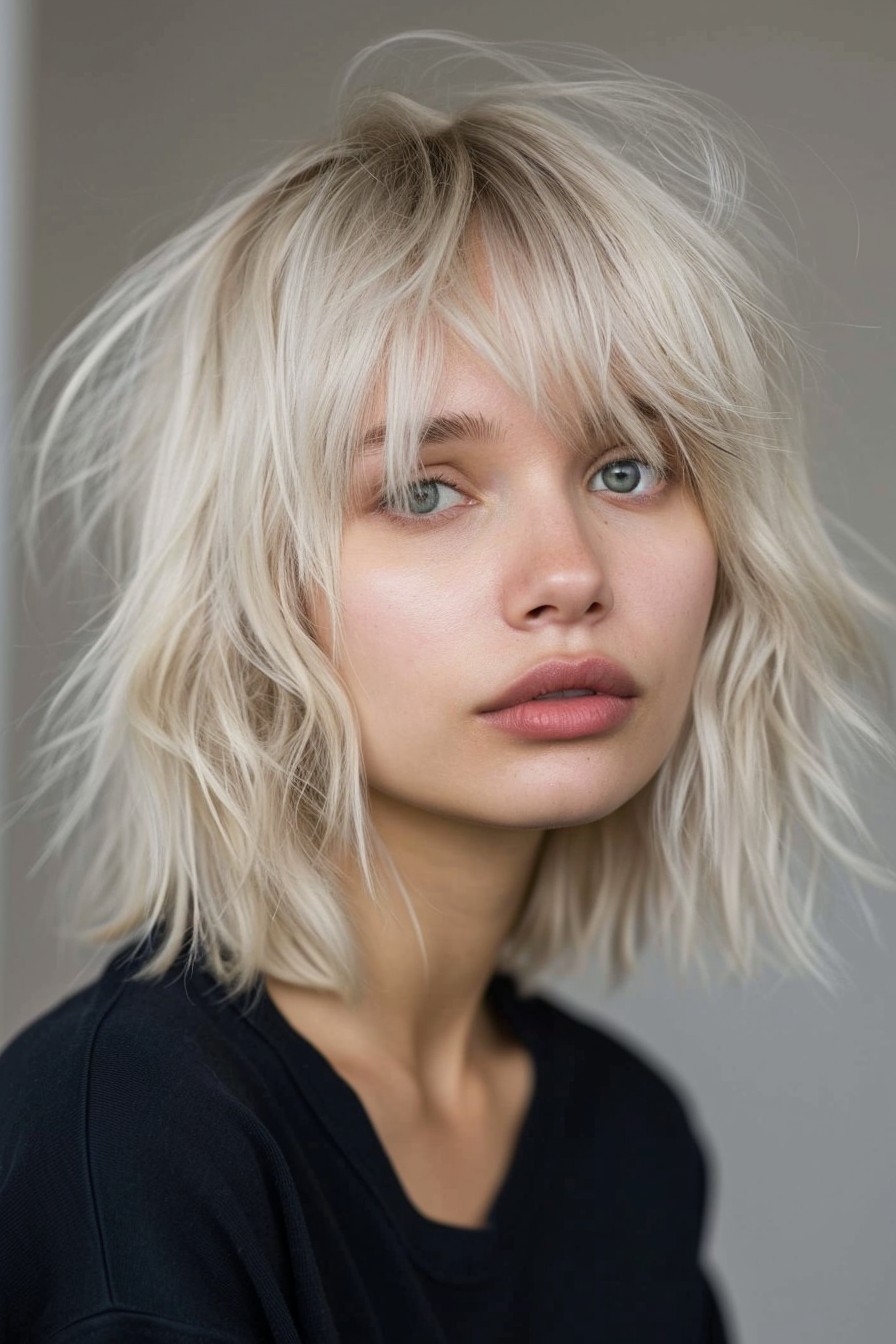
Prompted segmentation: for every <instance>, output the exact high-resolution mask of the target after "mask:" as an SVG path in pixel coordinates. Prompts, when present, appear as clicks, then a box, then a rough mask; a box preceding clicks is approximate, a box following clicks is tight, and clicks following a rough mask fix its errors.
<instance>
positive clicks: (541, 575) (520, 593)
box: [505, 498, 613, 628]
mask: <svg viewBox="0 0 896 1344" xmlns="http://www.w3.org/2000/svg"><path fill="white" fill-rule="evenodd" d="M600 533H601V524H600V522H599V521H598V519H597V518H595V517H594V516H593V514H592V515H591V516H590V517H588V516H585V515H584V514H583V512H582V509H581V508H579V507H578V506H577V505H576V504H575V503H574V501H572V500H570V499H568V498H567V499H566V500H562V499H556V498H555V499H554V500H553V502H551V503H550V504H548V503H547V502H546V501H545V502H544V503H543V504H542V506H541V507H540V508H537V509H533V510H532V511H527V525H526V526H525V527H524V528H522V529H521V530H520V533H519V535H518V537H517V540H516V542H515V544H514V545H513V546H512V547H511V548H510V549H509V551H508V564H507V569H506V571H505V596H506V608H507V611H506V614H507V617H508V619H509V620H510V622H511V623H512V624H515V625H518V626H520V627H521V628H522V627H531V626H532V625H533V624H545V623H547V624H552V623H556V624H561V625H567V624H574V623H576V622H579V621H586V622H592V623H593V622H595V621H600V620H603V619H604V618H605V617H606V616H607V615H608V614H609V612H610V611H611V610H612V608H613V593H612V588H611V586H610V578H609V572H608V567H607V563H606V562H607V557H606V555H605V554H604V553H603V552H604V549H605V548H604V545H603V544H602V540H601V535H600Z"/></svg>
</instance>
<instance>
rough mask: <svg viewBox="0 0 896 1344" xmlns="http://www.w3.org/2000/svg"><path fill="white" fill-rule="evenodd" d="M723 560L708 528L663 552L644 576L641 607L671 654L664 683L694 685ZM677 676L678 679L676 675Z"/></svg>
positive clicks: (665, 651)
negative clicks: (719, 559) (678, 681)
mask: <svg viewBox="0 0 896 1344" xmlns="http://www.w3.org/2000/svg"><path fill="white" fill-rule="evenodd" d="M717 577H718V558H717V555H716V551H715V547H714V546H713V543H712V539H711V537H710V535H709V533H708V531H707V530H706V529H705V526H702V525H701V527H700V528H698V529H694V530H692V531H691V532H689V534H688V535H687V536H686V537H684V538H682V539H680V540H679V541H678V542H677V543H676V544H674V545H669V546H667V547H663V548H662V550H661V551H660V553H658V554H656V555H655V556H653V557H652V560H651V563H650V564H649V566H647V565H645V566H644V568H643V569H642V573H641V576H640V588H641V596H640V601H639V606H641V609H642V611H643V613H644V618H645V621H646V622H647V624H648V626H649V628H651V629H653V630H654V631H656V634H657V640H658V643H659V646H660V648H659V650H658V651H659V652H660V653H661V654H665V659H666V660H667V661H666V666H665V667H663V669H662V671H663V673H664V680H665V679H666V678H668V679H669V680H670V681H671V680H680V681H682V682H686V683H688V684H690V682H691V680H692V679H693V676H694V673H695V671H696V667H697V663H698V661H699V656H700V650H701V647H702V643H703V637H704V635H705V633H706V627H707V624H708V622H709V616H710V612H711V610H712V603H713V598H714V596H715V590H716V581H717ZM676 674H677V675H676Z"/></svg>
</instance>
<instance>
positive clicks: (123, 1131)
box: [0, 1014, 332, 1344]
mask: <svg viewBox="0 0 896 1344" xmlns="http://www.w3.org/2000/svg"><path fill="white" fill-rule="evenodd" d="M66 1045H68V1049H67V1050H66ZM88 1047H89V1048H88V1049H87V1050H86V1051H83V1050H81V1049H78V1050H75V1049H73V1048H72V1046H71V1044H70V1043H68V1041H67V1040H62V1041H58V1040H56V1039H55V1038H54V1037H51V1036H49V1034H48V1033H47V1040H46V1044H45V1045H44V1042H43V1037H41V1038H40V1040H37V1039H35V1038H34V1037H32V1038H30V1039H29V1040H27V1041H24V1042H23V1043H22V1047H20V1048H19V1049H17V1051H16V1052H15V1053H14V1054H13V1055H11V1056H10V1057H9V1058H8V1060H7V1063H6V1073H5V1086H4V1087H3V1088H0V1092H2V1095H3V1103H4V1104H3V1106H2V1107H0V1109H2V1112H3V1115H2V1120H0V1226H2V1227H3V1228H4V1232H3V1234H2V1235H0V1243H2V1251H0V1338H2V1339H3V1340H4V1341H6V1340H9V1341H10V1344H13V1341H25V1340H28V1341H29V1344H44V1341H50V1340H52V1344H76V1342H77V1344H107V1341H108V1344H113V1341H114V1344H122V1341H124V1340H127V1341H128V1344H137V1342H138V1341H147V1344H161V1341H166V1342H167V1344H181V1342H182V1344H188V1342H189V1344H194V1342H196V1344H198V1342H199V1341H207V1342H208V1344H270V1341H271V1340H272V1339H276V1340H277V1341H278V1344H281V1342H282V1344H308V1341H309V1340H314V1341H315V1344H317V1341H318V1340H321V1341H323V1340H328V1341H329V1340H331V1339H332V1333H331V1330H330V1328H329V1327H328V1321H327V1316H328V1308H327V1304H326V1302H325V1301H324V1300H323V1298H322V1294H321V1290H320V1280H319V1275H318V1273H317V1265H316V1257H315V1253H314V1249H313V1247H312V1246H311V1242H310V1236H309V1232H308V1228H307V1226H306V1223H305V1218H304V1211H303V1209H302V1206H301V1202H300V1200H299V1198H298V1194H297V1191H296V1188H295V1184H294V1182H293V1180H292V1178H291V1174H290V1171H289V1169H288V1167H287V1165H286V1161H285V1158H284V1155H283V1153H282V1151H281V1149H280V1148H279V1146H278V1144H277V1143H276V1141H275V1139H274V1137H273V1134H272V1132H271V1130H270V1129H269V1128H268V1126H267V1125H266V1124H265V1123H264V1120H263V1118H262V1117H261V1115H260V1114H258V1113H257V1112H256V1110H254V1109H253V1107H252V1105H250V1104H248V1101H247V1098H246V1097H245V1096H243V1095H240V1093H239V1091H238V1090H237V1083H236V1082H234V1083H232V1084H231V1083H230V1082H229V1080H227V1079H225V1078H223V1077H222V1076H220V1071H216V1070H214V1069H213V1068H212V1067H210V1064H209V1060H208V1058H207V1054H208V1052H207V1051H206V1052H204V1053H202V1054H200V1053H199V1052H198V1051H196V1050H194V1049H193V1048H192V1047H191V1046H190V1045H189V1043H179V1042H178V1041H177V1039H176V1038H173V1037H172V1036H171V1035H170V1033H169V1034H167V1035H165V1036H164V1037H161V1038H159V1037H158V1035H157V1034H154V1024H153V1021H152V1019H151V1018H147V1019H146V1020H144V1021H142V1022H139V1021H138V1022H136V1023H135V1022H134V1021H132V1020H131V1019H130V1018H128V1017H123V1018H121V1019H119V1018H117V1017H116V1016H114V1015H111V1014H110V1015H109V1017H108V1018H107V1019H106V1020H105V1022H103V1023H102V1024H100V1025H99V1027H98V1028H97V1029H94V1030H92V1031H91V1033H90V1036H89V1041H88ZM44 1053H46V1056H47V1058H46V1060H45V1059H44V1058H43V1055H44ZM238 1081H239V1080H237V1082H238Z"/></svg>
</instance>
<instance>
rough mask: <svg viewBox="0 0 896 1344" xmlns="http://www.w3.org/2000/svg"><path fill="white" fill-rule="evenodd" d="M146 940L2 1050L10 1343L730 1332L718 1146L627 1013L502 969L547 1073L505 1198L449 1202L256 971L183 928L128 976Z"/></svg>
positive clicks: (663, 1341)
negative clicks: (217, 970) (425, 1195)
mask: <svg viewBox="0 0 896 1344" xmlns="http://www.w3.org/2000/svg"><path fill="white" fill-rule="evenodd" d="M135 951H136V956H135V955H134V952H135ZM129 955H130V956H131V958H132V959H131V960H130V962H128V956H129ZM145 955H146V945H144V946H143V948H142V950H141V949H140V948H137V945H136V944H135V945H133V947H132V948H126V949H125V950H124V951H123V952H119V953H118V954H117V955H115V956H112V957H111V958H110V960H109V961H108V963H107V965H106V968H105V970H104V971H103V973H102V974H101V975H100V977H99V978H98V979H97V980H96V981H95V982H94V983H93V984H91V985H89V986H88V987H87V988H86V989H82V990H80V991H78V992H77V993H74V994H72V995H71V996H69V997H68V998H67V999H65V1000H63V1001H62V1002H61V1003H60V1004H59V1005H58V1006H57V1007H55V1008H54V1009H51V1010H50V1011H49V1012H47V1013H45V1014H44V1015H43V1016H42V1017H40V1018H38V1019H37V1020H36V1021H34V1022H32V1023H31V1024H30V1025H29V1026H27V1027H26V1028H25V1029H24V1030H22V1031H21V1032H20V1033H19V1034H18V1035H17V1036H16V1037H15V1038H14V1039H13V1040H12V1041H11V1042H10V1043H9V1044H8V1045H7V1046H6V1048H5V1050H4V1051H3V1052H2V1054H0V1338H2V1339H3V1341H4V1342H5V1344H27V1342H28V1341H33V1344H43V1341H50V1340H52V1344H75V1342H77V1344H88V1342H89V1344H113V1342H114V1344H144V1342H145V1344H162V1341H166V1344H188V1342H189V1344H212V1341H214V1342H215V1344H262V1341H264V1344H272V1342H273V1344H298V1342H299V1341H300V1342H301V1344H332V1342H333V1341H344V1342H345V1344H355V1342H358V1344H438V1342H439V1341H442V1342H444V1341H449V1342H450V1344H454V1342H455V1341H457V1344H498V1341H501V1344H585V1342H586V1341H587V1344H598V1342H599V1344H711V1342H712V1344H720V1342H723V1341H724V1339H725V1334H724V1330H723V1326H722V1320H721V1316H720V1314H719V1307H718V1303H717V1299H716V1296H715V1294H714V1293H713V1291H712V1288H711V1286H710V1280H709V1278H708V1276H707V1274H706V1273H705V1271H704V1269H703V1267H702V1265H701V1263H700V1259H699V1255H700V1238H701V1233H702V1227H703V1219H704V1211H705V1199H706V1191H707V1163H706V1158H705V1155H704V1153H703V1151H702V1149H701V1146H700V1144H699V1143H698V1140H697V1139H696V1137H695V1135H694V1133H693V1130H692V1128H691V1125H690V1123H689V1120H688V1117H687V1113H686V1111H685V1109H684V1107H683V1105H682V1102H681V1101H680V1100H679V1098H678V1095H677V1092H676V1090H675V1089H674V1088H673V1086H671V1085H670V1083H669V1081H668V1080H666V1079H665V1078H663V1077H662V1076H661V1075H660V1073H658V1071H657V1070H656V1068H654V1067H653V1066H651V1065H649V1064H648V1063H647V1062H646V1060H645V1059H643V1058H642V1057H641V1056H640V1054H639V1053H637V1052H635V1051H634V1050H632V1048H631V1047H630V1046H628V1045H626V1044H624V1043H623V1042H622V1041H621V1040H620V1039H618V1038H616V1037H614V1036H613V1035H611V1034H610V1033H609V1032H607V1031H605V1030H603V1029H601V1028H598V1027H597V1026H596V1025H594V1024H592V1023H590V1022H588V1021H586V1020H584V1019H582V1018H579V1017H578V1016H576V1015H574V1014H572V1013H570V1012H569V1011H567V1010H566V1009H565V1008H562V1007H561V1006H560V1005H559V1004H558V1003H556V1002H554V1001H553V1000H552V999H551V998H549V997H547V996H545V995H531V996H529V997H528V998H524V997H522V996H521V995H520V993H519V990H518V986H517V984H516V981H515V980H514V979H513V978H512V977H511V976H508V975H504V974H496V975H495V976H494V977H493V979H492V981H491V982H490V984H489V987H488V990H487V993H488V996H489V1001H490V1003H491V1004H492V1005H493V1007H494V1010H495V1011H496V1012H497V1013H499V1014H500V1016H501V1018H502V1020H503V1021H504V1022H505V1023H507V1024H508V1025H509V1026H510V1028H511V1030H512V1032H513V1033H514V1034H515V1035H516V1037H517V1038H518V1039H519V1040H521V1041H522V1042H524V1044H525V1045H526V1046H527V1047H528V1048H529V1049H530V1050H531V1051H532V1053H533V1056H534V1059H535V1063H536V1087H535V1092H534V1095H533V1098H532V1101H531V1103H530V1106H529V1110H528V1112H527V1113H526V1116H525V1119H524V1122H523V1127H522V1129H521V1131H520V1133H519V1137H518V1140H517V1145H516V1148H515V1151H514V1155H513V1159H512V1162H511V1165H510V1168H509V1170H508V1171H507V1174H506V1176H505V1179H504V1181H503V1183H502V1185H501V1188H500V1190H499V1192H498V1195H497V1197H496V1199H495V1201H494V1203H493V1206H492V1208H491V1210H490V1213H489V1217H488V1225H487V1226H486V1227H484V1228H469V1227H458V1226H454V1225H451V1224H447V1223H442V1222H438V1221H435V1220H433V1219H431V1218H428V1217H426V1216H425V1215H423V1214H422V1213H421V1212H420V1211H419V1210H418V1209H417V1208H416V1207H415V1205H414V1204H412V1203H411V1201H410V1200H409V1199H408V1197H407V1195H406V1193H405V1191H404V1188H403V1186H402V1185H401V1183H400V1181H399V1179H398V1176H397V1174H396V1172H395V1169H394V1168H393V1166H392V1164H391V1162H390V1160H389V1158H388V1156H387V1154H386V1150H385V1148H384V1147H383V1146H382V1144H381V1143H380V1141H379V1139H378V1137H377V1133H376V1131H375V1129H374V1128H373V1125H372V1124H371V1122H370V1119H369V1117H368V1115H367V1112H366V1111H365V1109H364V1107H363V1105H362V1103H361V1101H360V1098H359V1096H358V1094H357V1093H356V1092H355V1091H354V1089H353V1088H352V1087H350V1085H349V1084H348V1083H347V1082H346V1081H345V1080H344V1079H343V1078H342V1077H341V1075H340V1074H338V1073H337V1072H336V1070H335V1069H334V1068H333V1067H332V1066H331V1065H330V1063H329V1062H328V1060H327V1059H326V1057H325V1056H324V1055H323V1054H321V1053H320V1052H319V1051H318V1050H317V1049H316V1048H315V1047H314V1046H313V1045H312V1044H311V1042H310V1041H308V1040H307V1039H306V1038H305V1037H303V1036H302V1035H300V1034H299V1033H298V1032H297V1031H295V1030H294V1028H293V1027H292V1026H290V1024H289V1023H288V1022H287V1021H286V1019H285V1018H284V1017H283V1016H282V1014H281V1013H280V1012H279V1010H278V1009H277V1008H276V1007H275V1005H274V1003H273V1001H272V1000H271V999H270V997H269V996H268V995H267V994H266V993H263V995H262V997H260V998H258V1000H257V1001H256V1002H254V1003H252V1002H251V1001H250V999H249V997H248V996H247V997H245V998H243V999H236V1000H231V1001H230V1002H229V1003H227V1002H224V1001H223V990H222V989H221V986H220V985H219V984H217V983H216V982H215V981H214V980H213V979H212V978H211V977H210V976H209V975H208V974H207V973H206V972H204V971H203V970H201V969H200V968H199V967H197V966H194V967H193V968H188V967H187V966H186V961H185V958H184V955H183V952H182V953H181V956H180V958H179V960H178V962H177V963H176V964H175V965H174V966H173V967H172V969H171V970H170V971H169V972H168V973H167V974H166V975H165V976H164V977H163V979H162V980H161V981H156V982H154V983H142V984H141V983H137V982H134V981H132V980H131V979H129V978H128V977H129V972H130V971H133V969H135V968H136V966H137V964H139V962H140V961H141V960H142V959H144V958H145Z"/></svg>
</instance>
